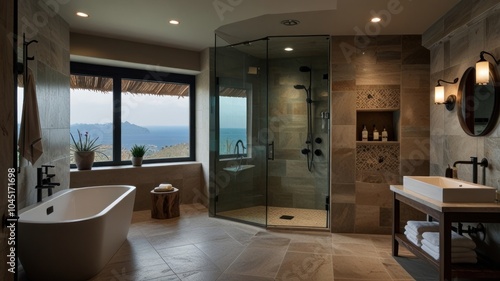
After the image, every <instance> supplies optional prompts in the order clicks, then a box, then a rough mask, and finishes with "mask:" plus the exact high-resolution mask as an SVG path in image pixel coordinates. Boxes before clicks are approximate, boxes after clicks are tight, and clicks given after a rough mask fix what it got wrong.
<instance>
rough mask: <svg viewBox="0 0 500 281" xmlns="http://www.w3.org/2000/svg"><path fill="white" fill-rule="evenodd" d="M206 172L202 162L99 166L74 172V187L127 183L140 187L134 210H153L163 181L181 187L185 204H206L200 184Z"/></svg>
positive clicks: (181, 197)
mask: <svg viewBox="0 0 500 281" xmlns="http://www.w3.org/2000/svg"><path fill="white" fill-rule="evenodd" d="M202 182H203V171H202V166H201V164H200V163H197V162H185V163H175V164H162V165H160V164H159V165H143V166H142V167H132V166H130V167H102V168H100V167H98V168H93V169H92V170H88V171H77V170H73V171H71V182H70V186H71V188H77V187H85V186H97V185H115V184H125V185H133V186H135V187H136V188H137V189H136V194H135V203H134V211H139V210H150V209H151V194H150V191H151V190H152V189H153V188H155V187H156V186H158V185H159V184H160V183H170V184H172V185H173V186H174V187H176V188H178V189H179V195H180V203H181V204H194V203H205V200H206V199H205V195H204V194H203V193H202V191H201V188H200V186H202Z"/></svg>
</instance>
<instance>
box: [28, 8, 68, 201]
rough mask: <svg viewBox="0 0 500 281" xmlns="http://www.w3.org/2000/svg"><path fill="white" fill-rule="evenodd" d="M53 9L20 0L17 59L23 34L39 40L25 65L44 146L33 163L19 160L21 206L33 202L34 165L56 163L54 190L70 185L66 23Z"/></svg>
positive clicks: (31, 48) (31, 50)
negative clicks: (32, 79)
mask: <svg viewBox="0 0 500 281" xmlns="http://www.w3.org/2000/svg"><path fill="white" fill-rule="evenodd" d="M54 3H55V2H54ZM55 5H59V4H57V3H56V4H55ZM56 8H57V7H51V6H46V5H45V4H43V2H41V1H35V0H29V1H19V31H18V33H19V36H20V40H19V46H18V50H19V61H22V35H23V33H25V35H26V40H27V41H29V40H37V41H38V43H36V44H35V43H32V44H31V45H29V54H28V55H29V56H33V57H34V60H32V61H29V63H28V67H29V68H30V69H31V70H32V72H33V74H34V77H35V84H36V91H37V98H38V109H39V113H40V125H41V127H42V144H43V149H44V153H43V155H42V157H40V159H38V161H37V162H36V163H34V164H33V163H28V162H27V161H26V160H25V159H23V160H22V161H21V163H20V167H21V170H20V171H21V172H20V174H19V199H20V204H19V207H20V208H22V207H24V206H29V205H31V204H33V203H36V190H35V186H36V168H38V167H40V166H41V165H54V166H55V168H54V169H52V170H51V172H52V173H54V174H56V177H55V178H53V182H58V183H60V184H61V185H60V186H58V187H56V188H55V189H54V192H57V191H59V190H62V189H66V188H69V133H68V132H69V117H70V116H69V114H70V112H69V101H70V96H69V25H68V24H67V23H66V22H65V21H64V20H63V19H62V18H61V17H60V16H58V15H57V14H56V13H53V12H52V10H51V9H56ZM22 91H23V89H22V88H21V92H22ZM46 196H47V192H46V191H45V192H43V197H46Z"/></svg>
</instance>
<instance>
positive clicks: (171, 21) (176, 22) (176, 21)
mask: <svg viewBox="0 0 500 281" xmlns="http://www.w3.org/2000/svg"><path fill="white" fill-rule="evenodd" d="M169 23H170V24H174V25H177V24H179V21H178V20H170V21H169Z"/></svg>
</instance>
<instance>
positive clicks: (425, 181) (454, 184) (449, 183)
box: [403, 176, 496, 203]
mask: <svg viewBox="0 0 500 281" xmlns="http://www.w3.org/2000/svg"><path fill="white" fill-rule="evenodd" d="M403 188H404V189H405V190H409V191H412V192H415V193H418V194H420V195H423V196H426V197H429V198H431V199H434V200H437V201H440V202H443V203H493V202H495V197H496V189H495V188H493V187H489V186H485V185H480V184H474V183H470V182H466V181H461V180H457V179H450V178H445V177H412V176H405V177H403Z"/></svg>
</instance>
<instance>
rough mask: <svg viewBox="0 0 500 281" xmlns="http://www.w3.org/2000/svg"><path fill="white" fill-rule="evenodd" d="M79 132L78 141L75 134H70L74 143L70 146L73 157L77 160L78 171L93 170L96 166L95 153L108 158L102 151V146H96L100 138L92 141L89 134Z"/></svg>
mask: <svg viewBox="0 0 500 281" xmlns="http://www.w3.org/2000/svg"><path fill="white" fill-rule="evenodd" d="M77 131H78V140H76V139H75V137H73V134H71V133H69V134H70V136H71V140H72V143H71V145H70V148H71V150H72V151H73V157H74V159H75V164H76V167H77V168H78V170H91V169H92V165H93V164H94V158H95V153H96V152H97V153H100V154H102V155H104V156H105V157H106V158H108V156H107V155H106V154H104V153H102V152H100V151H98V150H99V148H100V147H101V145H100V144H96V142H97V140H98V139H99V137H96V138H95V139H92V138H91V137H90V134H89V132H85V134H82V133H81V132H80V130H77Z"/></svg>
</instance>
